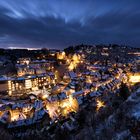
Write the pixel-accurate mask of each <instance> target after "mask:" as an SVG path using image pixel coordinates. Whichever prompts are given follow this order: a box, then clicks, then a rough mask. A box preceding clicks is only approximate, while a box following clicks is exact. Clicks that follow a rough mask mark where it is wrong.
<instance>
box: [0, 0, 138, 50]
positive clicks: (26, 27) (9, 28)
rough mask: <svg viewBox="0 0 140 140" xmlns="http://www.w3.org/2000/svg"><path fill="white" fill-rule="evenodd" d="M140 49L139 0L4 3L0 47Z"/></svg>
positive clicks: (20, 0)
mask: <svg viewBox="0 0 140 140" xmlns="http://www.w3.org/2000/svg"><path fill="white" fill-rule="evenodd" d="M81 43H84V44H91V45H92V44H102V43H108V44H109V43H118V44H126V45H132V46H136V47H139V46H140V0H1V1H0V47H1V48H5V47H7V48H8V47H37V48H38V47H48V48H64V47H67V46H69V45H76V44H81Z"/></svg>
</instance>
